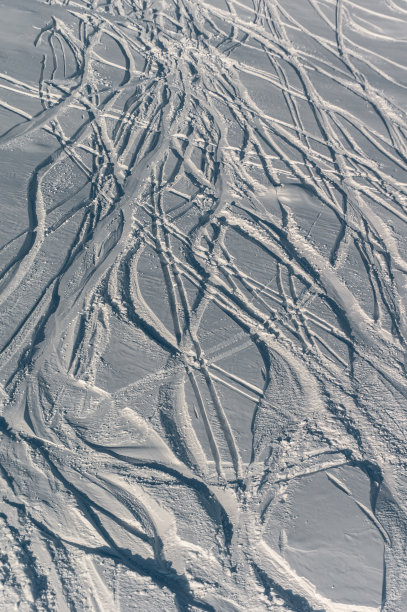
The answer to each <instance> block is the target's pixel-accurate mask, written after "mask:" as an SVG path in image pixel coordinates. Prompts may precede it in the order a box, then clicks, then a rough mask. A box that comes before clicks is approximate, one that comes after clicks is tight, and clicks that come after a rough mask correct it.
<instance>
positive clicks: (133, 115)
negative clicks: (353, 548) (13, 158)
mask: <svg viewBox="0 0 407 612" xmlns="http://www.w3.org/2000/svg"><path fill="white" fill-rule="evenodd" d="M299 4H302V7H301V10H299V14H297V11H296V9H295V7H296V6H297V7H298V6H299ZM54 7H55V16H54V17H53V18H52V19H51V20H50V21H48V22H47V23H45V24H44V27H43V29H42V30H41V31H40V32H38V35H37V38H36V40H35V41H33V42H34V43H35V45H36V47H37V48H40V49H41V51H42V53H43V60H42V63H41V66H40V67H39V71H38V82H37V83H36V82H35V80H34V78H33V81H32V83H27V82H23V81H20V80H19V79H17V78H14V77H13V76H11V75H9V74H3V73H1V74H0V97H1V96H3V93H4V95H6V94H7V98H6V99H4V101H2V100H0V105H1V106H2V108H3V109H6V110H8V111H9V112H11V113H13V116H14V119H15V121H16V124H15V126H14V127H12V128H10V129H8V131H7V132H5V133H3V135H2V136H1V137H0V148H1V155H2V156H4V157H6V156H7V154H8V151H9V150H10V149H11V150H13V149H15V148H18V147H21V148H22V150H24V146H25V143H27V142H31V141H33V140H34V141H35V139H47V142H48V143H49V142H51V138H53V139H54V141H53V142H54V143H55V144H54V147H53V152H52V153H51V154H49V155H47V156H45V157H44V159H43V160H42V161H41V163H39V164H38V165H37V167H36V168H35V169H34V170H33V172H32V175H31V177H30V180H29V184H28V186H27V206H28V219H29V224H28V226H27V227H26V228H23V229H22V230H21V231H20V233H19V234H18V235H16V236H15V237H13V238H11V239H10V240H9V241H8V242H7V243H5V244H4V245H2V247H1V258H2V259H1V261H2V263H3V266H2V268H1V277H0V299H1V303H2V308H3V316H4V317H5V318H6V319H7V317H8V315H9V313H11V314H10V317H11V318H10V321H14V323H13V325H14V328H13V329H10V330H9V332H8V336H7V338H6V341H5V342H4V345H3V348H2V350H1V352H0V372H1V383H2V388H1V393H2V406H3V407H2V415H1V420H0V426H1V445H0V480H1V487H2V496H1V502H0V529H1V533H2V536H1V538H2V551H1V562H2V564H3V565H2V567H3V569H2V575H3V576H4V579H3V583H4V584H3V591H2V593H3V594H2V595H0V598H1V597H3V598H4V599H3V602H4V603H3V605H2V609H7V610H14V609H17V607H16V606H17V605H18V606H19V607H18V609H21V610H60V611H62V610H88V609H89V610H103V611H106V610H119V609H123V610H125V609H140V610H147V609H156V608H157V609H158V608H164V609H168V610H170V609H171V610H172V609H174V610H175V609H178V610H208V611H209V610H211V611H213V610H216V611H218V610H219V611H223V610H230V611H232V610H233V611H237V610H255V611H257V610H259V611H260V610H280V609H284V610H292V611H296V612H302V611H307V610H310V611H314V612H316V611H322V610H326V611H327V612H341V611H342V612H368V611H369V610H371V611H372V610H378V609H379V608H371V607H368V606H357V605H351V604H341V603H340V602H337V601H334V600H331V599H328V598H327V597H326V596H325V595H323V594H322V593H320V592H319V591H318V589H317V588H316V587H315V586H314V585H313V584H312V583H311V582H310V581H309V580H307V579H306V578H304V577H302V576H300V575H299V574H298V573H297V572H296V571H295V569H294V568H292V567H290V565H289V563H288V561H287V560H286V559H285V558H284V555H283V554H282V553H281V551H278V550H275V549H273V548H272V547H271V546H270V545H269V543H267V541H266V539H265V538H264V534H265V532H266V530H267V529H268V525H269V521H270V520H271V516H272V514H273V509H275V508H276V505H278V501H279V499H280V498H281V497H282V496H283V495H285V493H286V491H287V486H289V485H290V483H294V482H295V481H297V480H298V479H300V478H301V477H303V476H304V475H309V474H316V473H319V472H326V473H327V475H328V480H329V483H330V485H333V486H335V487H336V488H337V489H338V491H339V490H340V491H341V493H342V494H343V495H346V496H348V497H350V498H351V499H353V497H352V495H353V494H352V492H351V491H350V490H349V489H348V487H347V486H346V485H345V484H343V483H341V481H340V480H338V478H337V477H336V476H335V475H334V472H332V473H331V472H330V471H329V470H332V469H334V468H336V467H338V466H344V465H347V466H353V467H357V468H359V469H360V470H362V471H363V472H364V473H365V474H366V475H367V476H368V478H369V479H370V484H371V508H368V507H366V506H365V505H363V504H362V503H361V502H360V501H358V500H357V499H356V498H355V503H356V505H357V506H358V507H359V508H360V511H361V512H362V513H364V515H365V516H366V517H367V519H368V520H369V521H370V523H371V524H372V525H374V527H375V528H376V529H377V531H378V533H379V534H380V536H381V537H382V539H383V544H384V549H385V587H384V592H383V603H382V608H381V609H382V610H383V612H403V610H406V609H407V608H406V606H407V587H406V585H407V516H406V512H407V473H406V458H407V452H406V451H407V449H406V439H407V436H406V434H407V431H406V428H407V425H406V423H407V422H406V417H405V405H406V398H407V383H406V364H407V361H406V357H405V355H406V353H405V350H406V340H407V321H406V311H405V306H406V286H407V285H406V273H407V262H406V260H405V259H404V257H405V254H406V249H405V242H403V240H402V236H403V232H404V236H405V229H406V228H405V223H406V220H407V210H406V206H407V197H406V196H407V131H406V112H405V108H403V106H402V105H399V102H397V100H400V98H401V97H402V96H404V100H405V99H406V98H405V96H406V92H405V90H406V87H407V85H406V83H407V81H406V67H405V65H404V64H400V61H398V60H397V57H392V56H391V55H390V53H389V55H387V54H383V52H382V48H383V47H381V46H380V44H379V42H378V43H377V46H376V45H375V44H373V45H371V46H369V45H368V44H367V42H366V41H368V42H369V40H370V41H371V39H370V38H369V36H377V37H379V38H378V39H377V40H380V41H381V40H385V41H386V40H387V41H390V44H391V45H393V47H394V48H399V47H400V48H403V49H404V50H405V45H406V39H404V40H402V39H401V38H400V40H397V37H395V36H393V37H391V36H386V32H389V31H391V27H394V28H396V26H397V27H399V28H400V27H401V26H400V24H401V25H403V24H404V25H405V24H406V19H407V9H406V8H405V7H404V8H403V2H402V1H401V0H399V1H398V2H395V1H394V2H393V1H388V2H386V3H384V2H383V3H381V4H380V7H381V9H380V10H377V11H376V10H373V8H369V7H367V6H363V5H362V3H359V1H355V2H351V1H350V0H320V1H319V0H318V1H317V0H308V1H307V2H305V0H304V2H303V3H297V4H296V3H295V2H288V1H284V0H276V1H271V0H250V1H249V0H247V1H243V0H242V1H240V2H239V1H236V0H224V1H221V0H161V1H159V0H151V1H149V2H147V1H144V0H106V1H105V2H102V1H99V0H92V1H86V0H76V1H74V0H64V1H63V0H53V1H52V3H51V2H50V3H49V7H48V8H50V9H52V8H54ZM302 14H303V15H308V19H302ZM64 15H66V19H64ZM312 19H314V21H315V22H316V23H318V27H315V28H314V29H312V23H313V22H312ZM386 27H388V28H390V30H386ZM396 31H397V32H399V30H398V29H396ZM400 31H401V30H400ZM370 33H372V34H370ZM364 36H365V38H364ZM365 43H366V44H365ZM113 49H114V51H113ZM245 54H246V55H245ZM377 83H380V87H378V86H377ZM387 92H391V94H392V95H390V94H387ZM397 96H398V97H397ZM26 99H37V100H39V102H40V104H41V110H40V111H39V112H38V113H36V114H31V113H28V112H26V111H25V110H24V108H25V107H24V103H25V102H24V101H25V100H26ZM342 99H343V100H345V102H343V103H342ZM363 113H365V114H363ZM366 117H367V118H366ZM71 175H72V177H73V178H72V179H71V178H70V177H71ZM58 177H60V178H59V179H58V180H60V181H62V182H63V181H65V189H66V194H67V195H66V196H65V195H64V197H63V196H62V195H61V198H60V199H58V186H56V187H55V188H53V183H54V182H55V181H56V180H57V178H58ZM79 177H80V178H79ZM70 181H71V182H70ZM74 181H76V183H75V191H74V193H71V192H70V191H69V189H70V185H71V183H72V185H73V182H74ZM298 202H300V203H301V202H306V203H307V202H308V203H309V211H310V212H309V213H308V218H309V223H308V225H307V222H306V220H305V217H304V216H302V215H301V209H300V208H299V206H298ZM304 206H306V204H305V205H304ZM324 219H328V220H329V221H327V223H328V222H329V224H330V225H329V228H330V229H329V232H328V233H325V234H323V233H322V232H323V229H321V228H323V223H324V222H325V221H324ZM67 228H68V229H67ZM59 236H62V238H59V244H60V245H61V246H60V247H59V248H60V249H61V253H62V255H61V256H60V258H59V259H58V258H57V257H56V258H55V262H54V263H53V264H52V265H51V267H48V268H47V271H46V272H44V273H42V266H44V261H45V259H46V258H47V257H48V258H49V257H50V255H49V252H50V251H47V249H48V248H50V247H49V246H48V245H49V244H51V242H52V241H54V243H55V240H56V239H58V237H59ZM54 243H53V244H54ZM53 248H54V247H53ZM245 253H252V255H251V257H252V260H250V257H249V256H247V257H246V259H245ZM250 261H252V264H253V265H252V268H250ZM352 262H353V263H352ZM355 262H356V263H355ZM352 265H353V268H352ZM262 266H263V267H262ZM352 270H356V272H355V274H356V277H352V276H351V272H352ZM352 273H353V272H352ZM149 275H153V277H152V278H153V280H152V281H151V282H152V288H151V287H150V285H149V284H148V283H149ZM155 292H157V296H156V297H155ZM20 303H21V304H22V306H21V309H20V310H19V304H20ZM16 322H17V323H16ZM222 322H225V323H224V325H225V326H226V327H225V329H227V330H229V331H228V334H227V336H228V337H226V338H225V336H224V335H223V336H222V334H221V333H220V331H219V330H220V329H221V327H222ZM217 325H218V326H220V327H217ZM119 328H120V329H121V330H122V332H121V333H122V334H123V335H124V337H126V338H129V342H130V341H131V342H134V343H136V344H138V345H139V346H140V347H141V349H140V350H142V351H145V352H146V355H148V354H151V353H154V351H156V353H157V355H159V356H160V357H159V360H158V361H157V365H156V366H154V368H155V369H154V368H151V367H150V366H149V365H148V363H149V362H146V366H145V374H140V369H138V370H137V372H136V370H135V371H134V372H135V373H134V376H133V378H131V376H130V378H128V380H127V382H126V384H124V385H122V384H121V383H120V382H118V384H117V385H116V386H115V387H114V388H109V385H108V384H104V382H103V381H104V379H103V372H105V371H106V368H107V365H106V358H107V356H108V354H109V351H110V349H109V347H110V346H112V345H111V343H112V342H113V341H115V336H116V334H117V329H119ZM208 330H209V332H208ZM211 330H212V335H211ZM208 333H209V340H208ZM132 338H134V340H131V339H132ZM247 351H252V352H251V353H250V354H254V353H253V351H255V352H257V356H258V360H259V363H261V365H259V372H260V370H261V371H262V375H261V376H259V377H258V378H257V379H256V380H257V382H256V381H255V380H254V379H253V377H252V378H250V377H249V374H248V379H246V378H245V377H244V376H243V375H242V373H241V370H239V371H235V372H234V371H229V370H228V366H230V364H231V363H237V362H238V361H239V360H240V359H243V358H245V359H246V357H243V356H244V355H245V354H246V352H247ZM232 358H233V360H234V361H232V360H231V359H232ZM117 359H119V360H120V359H121V356H120V355H118V356H117ZM126 359H128V358H127V357H126V355H124V356H123V363H124V361H125V360H126ZM146 359H147V357H146ZM128 367H131V362H130V365H129V366H128ZM137 367H139V366H137ZM226 393H233V397H234V398H238V400H237V399H236V400H235V401H236V402H237V401H239V402H241V405H243V406H244V407H245V408H244V411H245V414H246V415H248V416H247V431H246V433H245V435H246V437H247V438H248V439H250V450H249V452H243V450H242V448H241V445H242V438H241V436H240V434H239V432H238V431H237V430H236V423H235V421H234V420H233V415H231V410H230V409H228V408H227V406H226V405H225V397H228V396H226V395H225V394H226ZM245 418H246V417H245ZM239 436H240V437H239ZM177 492H178V493H177ZM177 495H179V497H177ZM194 512H197V513H199V517H201V518H199V519H197V520H198V522H199V521H201V531H199V528H198V526H197V524H196V520H195V519H193V516H192V514H193V513H194ZM189 522H192V523H193V524H195V529H196V530H197V531H196V540H195V541H194V542H192V541H191V538H189V539H188V538H186V537H183V535H182V534H183V529H184V527H181V524H182V525H184V526H185V525H188V523H189ZM123 576H127V577H126V580H127V583H128V584H130V585H131V589H134V591H137V589H138V591H137V592H138V593H139V596H141V595H140V593H141V592H144V595H146V594H147V595H146V599H145V600H143V601H144V603H137V602H133V604H126V603H125V602H123V601H120V595H119V594H118V592H119V590H120V589H119V583H120V580H122V581H123V580H124V578H123ZM132 581H133V582H132ZM157 593H158V595H157ZM160 593H161V594H162V595H163V599H159V597H161V595H160ZM164 594H165V597H164ZM155 597H158V599H155ZM140 601H141V600H140ZM18 602H19V604H18ZM126 605H127V606H128V607H126ZM132 606H134V607H132Z"/></svg>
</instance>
